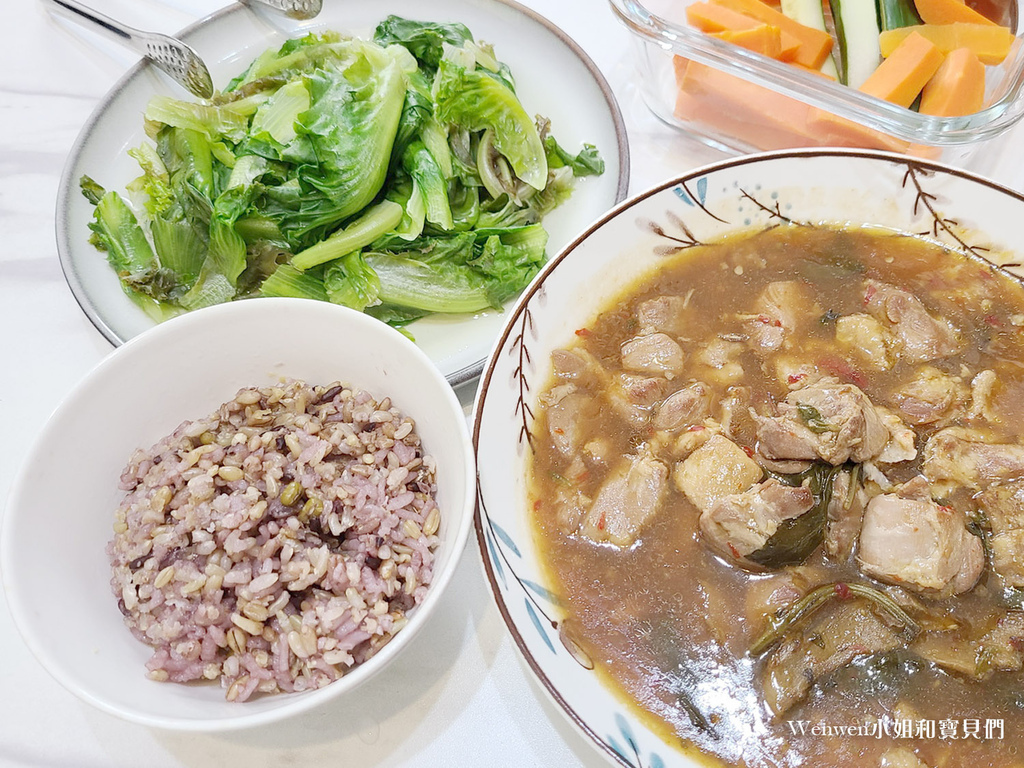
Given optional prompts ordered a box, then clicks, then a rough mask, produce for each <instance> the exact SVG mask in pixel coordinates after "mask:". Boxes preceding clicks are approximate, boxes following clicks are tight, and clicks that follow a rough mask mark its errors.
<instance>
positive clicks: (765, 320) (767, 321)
mask: <svg viewBox="0 0 1024 768" xmlns="http://www.w3.org/2000/svg"><path fill="white" fill-rule="evenodd" d="M755 319H756V320H757V322H759V323H761V324H762V325H771V326H774V327H775V328H781V327H782V321H781V320H778V319H776V318H774V317H768V315H758V316H757V317H756V318H755Z"/></svg>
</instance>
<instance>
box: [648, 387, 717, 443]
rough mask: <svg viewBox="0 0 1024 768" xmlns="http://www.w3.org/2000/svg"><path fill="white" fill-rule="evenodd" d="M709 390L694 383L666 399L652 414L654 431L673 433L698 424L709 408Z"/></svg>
mask: <svg viewBox="0 0 1024 768" xmlns="http://www.w3.org/2000/svg"><path fill="white" fill-rule="evenodd" d="M711 394H712V393H711V389H710V388H708V386H707V385H706V384H702V383H701V382H699V381H695V382H693V383H692V384H689V385H687V386H685V387H683V388H682V389H680V390H679V391H678V392H673V393H672V394H671V395H669V396H668V397H666V398H665V399H664V400H663V401H662V402H661V403H660V404H659V405H658V407H657V409H656V410H655V412H654V419H653V420H652V425H653V426H654V428H655V429H659V430H667V431H675V430H678V429H683V428H684V427H689V426H692V425H693V424H700V423H702V422H703V421H704V419H706V418H707V416H708V411H709V410H710V408H711Z"/></svg>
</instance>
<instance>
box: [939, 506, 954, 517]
mask: <svg viewBox="0 0 1024 768" xmlns="http://www.w3.org/2000/svg"><path fill="white" fill-rule="evenodd" d="M940 509H941V510H942V511H943V512H946V513H948V514H950V515H955V514H956V510H955V509H953V508H952V507H951V506H949V505H948V504H943V505H942V506H941V507H940Z"/></svg>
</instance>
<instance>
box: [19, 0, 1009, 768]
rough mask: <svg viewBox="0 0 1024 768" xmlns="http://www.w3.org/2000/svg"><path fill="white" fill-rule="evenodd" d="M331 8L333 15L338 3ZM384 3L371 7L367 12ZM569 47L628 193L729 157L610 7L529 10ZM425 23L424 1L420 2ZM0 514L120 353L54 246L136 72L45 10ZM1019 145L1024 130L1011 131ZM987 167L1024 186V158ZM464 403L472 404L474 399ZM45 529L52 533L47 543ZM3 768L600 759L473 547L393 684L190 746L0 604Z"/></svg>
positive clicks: (128, 12) (23, 55)
mask: <svg viewBox="0 0 1024 768" xmlns="http://www.w3.org/2000/svg"><path fill="white" fill-rule="evenodd" d="M330 1H331V0H326V2H330ZM366 1H367V2H372V0H366ZM521 1H522V2H524V3H525V4H526V5H528V6H530V7H532V8H534V9H536V10H537V11H539V12H540V13H542V14H544V15H545V16H547V17H548V18H550V19H551V20H552V21H554V22H555V23H556V24H558V25H559V26H561V27H562V28H563V29H564V30H565V31H566V32H568V33H569V34H570V35H571V36H572V37H574V38H575V39H576V40H577V41H578V42H579V43H580V45H582V46H583V48H584V49H585V50H586V51H587V52H588V53H589V54H590V55H591V56H592V57H593V59H594V60H595V62H596V63H597V64H598V66H599V67H600V68H601V69H602V71H603V72H604V73H605V76H606V77H607V78H608V79H609V81H610V82H611V85H612V87H613V89H614V91H615V94H616V96H617V97H618V99H619V102H620V105H621V107H622V110H623V113H624V115H625V117H626V121H627V127H628V131H629V139H630V146H631V151H632V161H633V174H632V182H631V185H630V188H631V191H633V192H635V191H639V190H641V189H644V188H646V187H648V186H651V185H653V184H655V183H656V182H658V181H660V180H661V179H662V177H665V176H668V175H671V174H673V173H678V172H682V171H685V170H687V169H689V168H691V167H694V166H696V165H699V164H702V163H704V162H708V161H711V160H715V159H718V158H719V157H720V155H718V154H717V153H716V152H714V151H712V150H710V149H708V148H706V147H704V146H703V145H701V144H699V143H698V142H696V141H694V140H692V139H690V138H688V137H685V136H683V135H681V134H679V133H676V132H673V131H671V130H669V129H668V128H666V127H665V126H663V125H661V124H660V123H659V122H657V121H656V120H655V119H654V118H652V117H651V116H650V114H649V113H648V112H647V111H646V110H645V108H644V107H643V106H642V104H641V103H640V100H639V96H638V94H637V92H636V89H635V87H634V85H633V84H632V82H631V77H632V70H631V63H630V59H629V44H628V43H629V41H628V38H627V33H626V31H625V30H624V29H623V28H622V27H621V26H620V25H619V24H618V23H617V21H616V20H615V19H614V18H613V16H612V14H611V11H610V10H609V8H608V7H607V5H606V4H605V2H604V0H521ZM220 4H221V3H220V2H218V0H92V5H93V6H94V7H95V8H97V9H98V10H101V11H104V12H106V13H108V14H110V15H111V16H114V17H115V18H119V19H121V20H123V21H125V22H127V23H129V24H134V25H136V26H139V27H142V28H147V29H152V30H157V31H164V32H174V31H176V30H178V29H180V28H182V27H184V26H186V25H187V24H189V23H191V22H192V21H194V20H195V19H197V18H201V17H203V16H205V15H206V14H208V13H210V12H212V11H214V10H216V9H217V8H218V7H219V5H220ZM423 6H424V9H425V12H424V16H427V15H428V13H427V9H429V6H430V2H429V0H424V2H423ZM0 38H2V41H3V42H2V44H0V425H2V427H0V429H2V433H3V435H4V439H3V440H0V499H5V498H6V496H7V493H8V491H9V489H10V486H11V483H12V481H13V478H14V475H15V473H16V472H17V469H18V466H19V464H20V462H21V458H22V455H23V453H24V450H25V448H26V446H27V445H28V444H29V443H30V442H31V440H32V439H33V436H34V435H35V434H36V433H37V432H38V431H39V429H40V428H41V426H42V425H43V423H44V421H45V420H46V418H47V416H48V415H49V413H50V411H51V410H52V408H53V407H54V406H55V404H56V403H57V402H58V401H59V400H60V399H61V398H62V397H63V396H64V395H65V394H66V393H67V392H68V391H69V390H70V389H71V387H72V386H73V385H74V383H75V382H76V381H77V380H78V379H79V378H80V377H81V376H82V375H83V374H85V372H86V371H88V370H89V369H90V368H91V367H92V366H93V365H95V364H96V363H97V362H98V361H99V360H100V359H101V358H102V357H104V356H105V355H106V354H108V353H109V352H110V351H111V347H110V345H109V344H108V343H107V342H106V341H105V340H104V339H103V338H102V337H101V336H100V334H99V333H98V332H97V331H96V330H95V329H94V328H93V327H92V325H91V324H90V323H89V321H88V320H87V319H86V317H85V315H84V314H83V313H82V311H81V310H80V309H79V307H78V305H77V304H76V303H75V300H74V298H73V297H72V295H71V293H70V291H69V290H68V288H67V285H66V284H65V281H64V277H63V274H62V273H61V269H60V265H59V263H58V260H57V251H56V245H55V242H54V226H53V222H54V201H55V198H56V193H57V186H58V182H59V178H60V173H61V169H62V167H63V164H64V161H65V158H66V156H67V153H68V151H69V150H70V148H71V145H72V143H73V141H74V139H75V136H76V135H77V133H78V131H79V129H80V128H81V126H82V124H83V123H84V122H85V120H86V118H87V117H88V115H89V113H90V112H91V111H92V109H93V108H94V106H95V105H96V104H97V102H98V101H99V99H100V98H101V97H102V95H103V94H104V93H105V92H106V91H107V89H108V88H109V87H110V86H111V85H112V84H113V83H114V81H115V80H116V79H117V78H118V77H119V76H120V75H121V74H122V73H123V72H124V71H125V70H126V69H127V68H128V67H129V66H130V65H131V64H132V63H133V61H134V57H133V56H132V55H131V54H129V53H127V52H126V51H123V50H121V49H118V48H116V47H113V46H111V45H109V44H106V43H104V42H102V41H100V40H99V39H98V38H94V37H91V36H89V35H88V34H86V33H82V32H79V31H77V30H74V29H72V28H69V27H67V26H65V25H64V24H63V23H61V22H57V21H55V20H53V19H52V18H51V17H50V16H49V15H48V14H47V13H46V12H45V11H44V10H43V8H42V7H41V5H40V4H38V3H36V2H34V1H33V0H3V2H2V3H0ZM1014 133H1015V134H1016V136H1018V137H1019V138H1020V139H1024V127H1022V128H1018V129H1016V130H1015V132H1014ZM1001 147H1002V148H1001V149H999V150H998V151H996V150H993V151H989V152H988V153H987V154H986V155H985V156H984V157H982V158H980V159H979V160H977V161H976V164H977V167H978V168H979V170H981V171H982V172H984V173H988V174H989V175H991V176H994V177H995V178H996V179H997V180H999V181H1002V182H1003V183H1006V184H1009V185H1011V186H1015V187H1024V141H1020V140H1014V139H1013V137H1010V138H1009V139H1008V140H1007V141H1005V142H1003V143H1002V144H1001ZM463 395H464V399H465V402H467V403H469V402H470V400H471V398H472V392H471V391H470V392H464V393H463ZM45 525H46V521H40V529H41V531H42V530H43V529H45ZM0 659H2V661H0V766H8V765H12V766H22V765H25V766H81V767H82V768H91V767H93V766H95V767H96V768H99V767H100V766H103V767H105V768H106V767H109V768H116V767H119V766H125V767H126V768H138V766H146V768H163V767H164V766H190V767H195V768H200V767H203V766H230V765H243V764H244V765H247V766H252V767H253V768H260V767H261V766H268V767H269V766H284V765H291V766H307V765H309V766H314V765H315V766H333V765H347V766H374V765H380V766H385V765H386V766H403V765H407V766H486V765H493V766H531V765H543V766H569V765H584V766H599V765H605V764H606V762H605V759H604V758H603V757H602V756H601V755H600V754H599V753H598V752H597V751H596V750H595V749H594V748H592V747H591V746H590V744H589V742H588V741H587V740H585V739H584V737H583V736H581V735H580V734H579V733H578V732H577V731H576V730H575V729H574V728H573V727H572V726H570V725H569V724H568V722H567V721H566V720H565V719H564V718H563V717H562V716H561V714H560V712H559V710H558V709H557V708H556V707H555V706H554V705H553V704H552V703H551V702H550V701H549V700H548V698H547V696H546V694H545V693H544V691H543V690H542V689H541V688H540V687H539V685H538V684H537V683H536V682H535V681H534V680H533V678H532V677H531V674H530V672H529V671H528V669H527V668H526V665H525V664H524V663H523V662H522V661H521V660H520V658H519V656H518V653H517V651H516V649H515V647H514V644H513V642H512V640H511V638H510V636H509V635H508V633H507V631H506V629H505V627H504V625H503V623H502V620H501V618H500V616H499V614H498V611H497V610H496V608H495V606H494V604H493V601H492V599H491V597H490V594H489V592H488V589H487V587H486V584H485V581H484V578H483V574H482V567H481V564H480V556H479V553H478V551H477V546H476V543H475V541H471V542H470V545H469V547H468V548H467V550H466V552H465V553H464V556H463V558H462V562H461V564H460V566H459V571H458V574H457V576H456V582H455V584H454V585H453V587H452V588H451V590H450V591H449V593H448V594H447V595H446V596H445V600H444V602H443V604H442V605H441V606H440V609H439V611H438V613H437V614H436V615H435V616H434V617H433V619H432V620H431V622H430V623H429V625H428V626H427V627H426V628H425V629H424V630H423V632H422V633H421V634H420V635H419V636H418V637H417V638H416V639H415V641H414V642H413V644H412V645H411V646H410V648H409V649H408V650H407V652H406V653H405V654H404V655H403V656H402V657H401V658H400V659H399V660H398V661H397V662H396V663H395V664H394V666H393V667H392V668H390V669H389V670H387V671H386V672H384V673H382V674H381V675H380V676H378V677H376V678H374V679H373V680H372V681H371V682H370V683H368V684H367V685H365V686H364V687H363V688H362V689H361V690H360V695H359V697H358V702H357V703H351V704H345V703H340V702H336V703H333V704H329V705H327V706H324V707H323V708H321V709H319V710H317V711H315V712H313V713H311V714H308V715H304V716H302V717H300V718H295V719H293V720H290V721H286V722H284V723H282V724H280V725H279V726H275V727H272V728H266V729H261V730H259V731H243V732H238V733H233V734H229V735H211V736H207V735H199V736H195V735H178V734H173V733H167V732H161V731H154V730H149V729H146V728H143V727H140V726H136V725H131V724H128V723H125V722H122V721H120V720H118V719H116V718H114V717H111V716H109V715H106V714H103V713H101V712H99V711H97V710H94V709H92V708H91V707H89V706H88V705H86V704H84V703H82V702H80V701H79V700H78V699H77V698H75V697H74V696H73V695H72V694H70V693H68V692H67V691H65V690H64V689H63V688H62V687H60V686H59V685H58V684H57V683H56V682H55V681H54V680H52V679H51V678H50V677H49V675H47V674H46V672H45V671H44V670H43V668H42V667H41V666H40V665H39V664H38V663H37V662H36V661H35V659H34V658H33V657H32V655H31V654H30V652H29V650H28V649H27V647H26V646H25V645H24V643H23V642H22V641H21V638H20V636H19V635H18V633H17V631H16V629H15V627H14V625H13V622H12V620H11V617H10V614H9V613H8V611H7V606H6V602H5V600H4V598H3V596H2V595H0Z"/></svg>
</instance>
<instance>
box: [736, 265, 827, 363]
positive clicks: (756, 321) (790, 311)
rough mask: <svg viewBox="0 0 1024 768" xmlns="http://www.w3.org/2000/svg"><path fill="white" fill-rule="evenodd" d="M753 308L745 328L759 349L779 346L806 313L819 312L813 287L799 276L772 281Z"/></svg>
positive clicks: (775, 348) (744, 324) (768, 349)
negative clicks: (812, 292) (798, 277)
mask: <svg viewBox="0 0 1024 768" xmlns="http://www.w3.org/2000/svg"><path fill="white" fill-rule="evenodd" d="M754 312H755V313H756V314H752V315H747V316H745V317H744V318H743V330H744V332H745V333H746V335H747V339H748V340H749V342H750V346H751V347H752V348H753V350H754V351H755V352H757V353H766V352H774V351H775V350H777V349H780V348H781V347H782V346H783V345H784V342H785V340H786V337H787V336H788V335H790V334H792V333H793V332H794V331H795V330H797V329H798V328H799V327H800V325H801V324H802V323H803V322H804V321H805V319H806V318H807V317H810V316H812V315H816V314H820V311H819V310H818V309H817V308H816V306H815V304H814V297H813V296H812V294H811V292H810V290H808V288H807V286H806V285H804V284H803V283H801V282H799V281H797V280H777V281H776V282H774V283H769V284H768V285H767V286H766V287H765V289H764V290H763V291H761V294H760V295H759V296H758V297H757V299H756V300H755V302H754Z"/></svg>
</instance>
